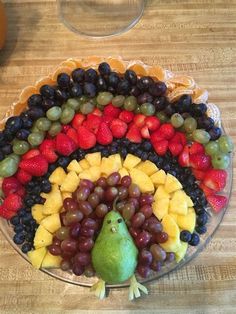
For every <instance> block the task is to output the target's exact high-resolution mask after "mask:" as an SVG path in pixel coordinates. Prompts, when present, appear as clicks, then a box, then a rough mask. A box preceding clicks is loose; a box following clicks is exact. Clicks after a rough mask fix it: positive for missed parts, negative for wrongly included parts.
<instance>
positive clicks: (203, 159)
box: [190, 153, 211, 171]
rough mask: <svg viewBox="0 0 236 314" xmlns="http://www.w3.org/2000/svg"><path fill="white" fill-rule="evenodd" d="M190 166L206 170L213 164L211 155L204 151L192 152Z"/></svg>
mask: <svg viewBox="0 0 236 314" xmlns="http://www.w3.org/2000/svg"><path fill="white" fill-rule="evenodd" d="M190 166H191V167H192V168H194V169H198V170H202V171H205V170H207V169H209V167H210V166H211V157H210V156H208V155H205V154H202V153H198V154H194V155H191V154H190Z"/></svg>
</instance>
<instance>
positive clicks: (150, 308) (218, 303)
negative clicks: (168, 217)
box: [0, 0, 236, 314]
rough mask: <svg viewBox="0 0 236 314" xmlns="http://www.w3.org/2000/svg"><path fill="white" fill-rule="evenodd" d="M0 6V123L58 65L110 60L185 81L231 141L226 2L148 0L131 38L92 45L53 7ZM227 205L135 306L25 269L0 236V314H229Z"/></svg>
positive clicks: (232, 55) (232, 264) (231, 13)
mask: <svg viewBox="0 0 236 314" xmlns="http://www.w3.org/2000/svg"><path fill="white" fill-rule="evenodd" d="M5 3H6V11H7V15H8V20H9V33H8V40H7V43H6V47H5V49H4V51H2V52H1V53H0V65H1V69H0V95H1V96H0V99H1V100H0V101H1V115H3V113H4V111H5V110H6V108H7V107H8V106H9V105H11V103H12V102H13V101H14V100H16V98H17V95H18V94H19V92H20V90H21V89H22V88H23V87H24V86H27V85H30V84H32V83H34V82H35V81H36V80H37V79H38V78H40V77H42V76H45V75H47V74H48V73H50V71H51V70H52V69H53V68H54V67H55V66H56V65H57V64H58V63H59V62H61V61H62V60H65V59H67V58H69V57H85V56H87V55H94V54H96V55H101V56H109V55H111V56H118V55H120V56H122V57H123V58H124V59H127V60H132V59H141V60H142V61H144V62H146V63H148V64H151V65H152V64H160V65H162V66H163V67H164V68H169V69H171V70H173V71H175V72H179V73H188V74H190V75H192V76H194V78H195V79H196V80H197V82H198V83H199V85H200V86H203V87H206V88H207V89H208V90H209V92H210V100H211V101H212V102H215V103H217V104H218V105H219V106H220V108H221V109H222V118H223V122H224V125H225V128H226V131H227V133H229V134H230V135H231V136H232V137H233V139H234V141H235V140H236V131H235V129H234V128H235V126H236V104H235V101H236V89H235V86H236V1H235V0H224V1H223V0H222V1H220V0H215V1H214V0H211V1H210V0H195V1H192V0H187V1H184V0H183V1H174V0H165V1H161V0H150V1H148V5H147V8H146V11H145V14H144V16H143V18H142V19H141V21H140V22H139V23H138V24H137V25H136V27H135V28H134V29H132V30H131V31H129V32H128V33H125V34H123V35H122V36H118V37H114V38H110V39H106V40H100V41H94V40H89V39H85V38H82V37H78V36H77V35H75V34H74V33H72V32H70V31H69V30H68V29H67V28H65V26H64V25H62V24H61V23H60V22H59V20H58V17H57V13H56V1H50V0H45V1H36V0H33V1H32V0H31V1H30V0H27V1H26V0H21V1H19V0H7V1H5ZM234 166H235V164H234ZM234 170H235V168H234ZM235 206H236V189H235V187H234V188H233V192H232V197H231V201H230V206H229V208H228V210H227V213H226V215H225V217H224V221H223V222H222V224H221V226H220V228H219V229H218V231H217V232H216V234H215V236H214V238H213V240H212V241H211V242H210V244H209V245H208V246H207V248H206V249H205V250H204V252H202V253H201V254H200V255H199V256H198V257H197V258H196V259H194V261H192V262H191V263H189V264H188V265H187V266H185V267H183V268H182V269H180V270H178V271H176V272H173V273H171V274H170V275H168V276H165V277H164V278H162V279H160V280H158V281H154V282H152V283H150V284H148V285H147V286H148V289H149V296H147V297H143V298H140V299H139V300H136V301H135V302H129V301H128V300H127V289H115V290H112V291H110V294H109V298H107V299H106V300H104V301H98V300H97V299H96V298H95V297H93V296H92V295H91V294H90V293H89V290H88V289H87V288H82V287H78V286H73V285H70V284H66V283H64V282H60V281H57V280H55V279H53V278H51V277H49V276H47V275H46V274H44V273H42V272H40V271H37V270H35V269H33V268H32V267H31V266H30V265H29V264H28V263H26V262H25V261H24V260H23V259H22V258H21V257H20V256H19V255H17V253H16V252H15V251H14V250H13V249H12V248H11V247H10V245H9V244H8V243H7V241H6V240H5V239H4V238H3V236H2V235H1V234H0V313H1V314H3V313H9V314H14V313H45V314H50V313H63V314H64V313H83V311H89V313H95V312H96V313H117V312H119V311H121V310H122V311H123V312H124V313H131V312H135V313H154V312H155V313H176V314H181V313H224V314H225V313H236V211H235Z"/></svg>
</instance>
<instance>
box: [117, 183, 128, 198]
mask: <svg viewBox="0 0 236 314" xmlns="http://www.w3.org/2000/svg"><path fill="white" fill-rule="evenodd" d="M128 195H129V192H128V189H127V188H126V187H125V186H122V185H121V186H119V187H118V197H119V200H125V199H126V198H127V197H128Z"/></svg>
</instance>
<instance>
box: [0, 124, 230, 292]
mask: <svg viewBox="0 0 236 314" xmlns="http://www.w3.org/2000/svg"><path fill="white" fill-rule="evenodd" d="M222 129H223V127H222ZM232 160H233V158H232V156H231V159H230V165H229V167H228V169H227V173H228V179H227V184H226V186H225V188H224V190H223V191H222V193H221V194H222V195H225V196H226V197H227V198H228V200H229V199H230V195H231V189H232V179H233V162H232ZM227 207H228V204H227V205H226V207H225V208H224V209H223V210H222V211H221V212H220V213H218V214H216V213H214V211H213V210H211V208H210V207H208V208H207V212H208V214H209V222H208V224H207V232H206V233H205V234H203V235H201V237H200V238H201V242H200V244H199V245H198V246H197V247H194V246H189V247H188V250H187V254H186V255H185V258H184V259H183V260H182V261H181V262H180V263H176V262H172V263H169V264H167V265H165V266H164V267H163V268H162V270H161V271H160V272H158V273H157V272H152V273H151V275H150V276H149V277H148V278H145V279H143V278H141V277H139V276H137V277H138V280H139V282H141V283H145V282H148V281H151V280H154V279H158V278H160V277H162V276H164V275H166V274H168V273H170V272H171V271H173V270H176V269H178V268H180V267H182V266H184V265H185V264H187V263H188V262H189V261H191V260H192V259H193V258H194V257H196V256H197V255H198V254H199V253H200V252H201V251H202V250H203V249H204V248H205V246H206V245H207V244H208V243H209V242H210V241H211V239H212V237H213V235H214V233H215V231H216V230H217V228H218V227H219V225H220V223H221V221H222V219H223V217H224V214H225V212H226V209H227ZM0 230H1V231H2V233H3V234H4V236H5V237H6V239H7V240H8V242H9V243H10V244H11V246H12V247H13V248H14V249H15V250H16V251H17V252H18V253H19V254H20V255H21V256H22V257H23V258H24V259H25V260H26V261H28V262H29V259H28V258H27V255H25V254H24V253H22V252H21V250H20V248H19V247H18V246H17V245H16V244H15V243H14V242H13V240H12V237H13V235H14V232H13V228H12V226H11V225H10V223H9V222H8V221H7V220H6V219H3V218H0ZM41 271H43V272H44V273H46V274H48V275H50V276H52V277H54V278H56V279H60V280H62V281H65V282H67V283H72V284H75V285H80V286H86V287H91V286H92V285H93V284H94V283H95V282H96V281H97V277H92V278H87V277H85V276H75V275H74V274H72V272H66V271H62V270H60V269H41ZM106 286H107V287H108V288H119V287H127V286H129V282H124V283H122V284H113V285H111V284H110V285H109V284H108V285H106Z"/></svg>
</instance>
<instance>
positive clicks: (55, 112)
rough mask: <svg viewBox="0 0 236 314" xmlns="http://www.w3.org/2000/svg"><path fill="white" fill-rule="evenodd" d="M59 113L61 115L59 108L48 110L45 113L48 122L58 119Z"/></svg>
mask: <svg viewBox="0 0 236 314" xmlns="http://www.w3.org/2000/svg"><path fill="white" fill-rule="evenodd" d="M61 113H62V110H61V107H59V106H55V107H52V108H50V109H48V111H47V112H46V116H47V118H48V119H49V120H50V121H57V120H59V119H60V117H61Z"/></svg>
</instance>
